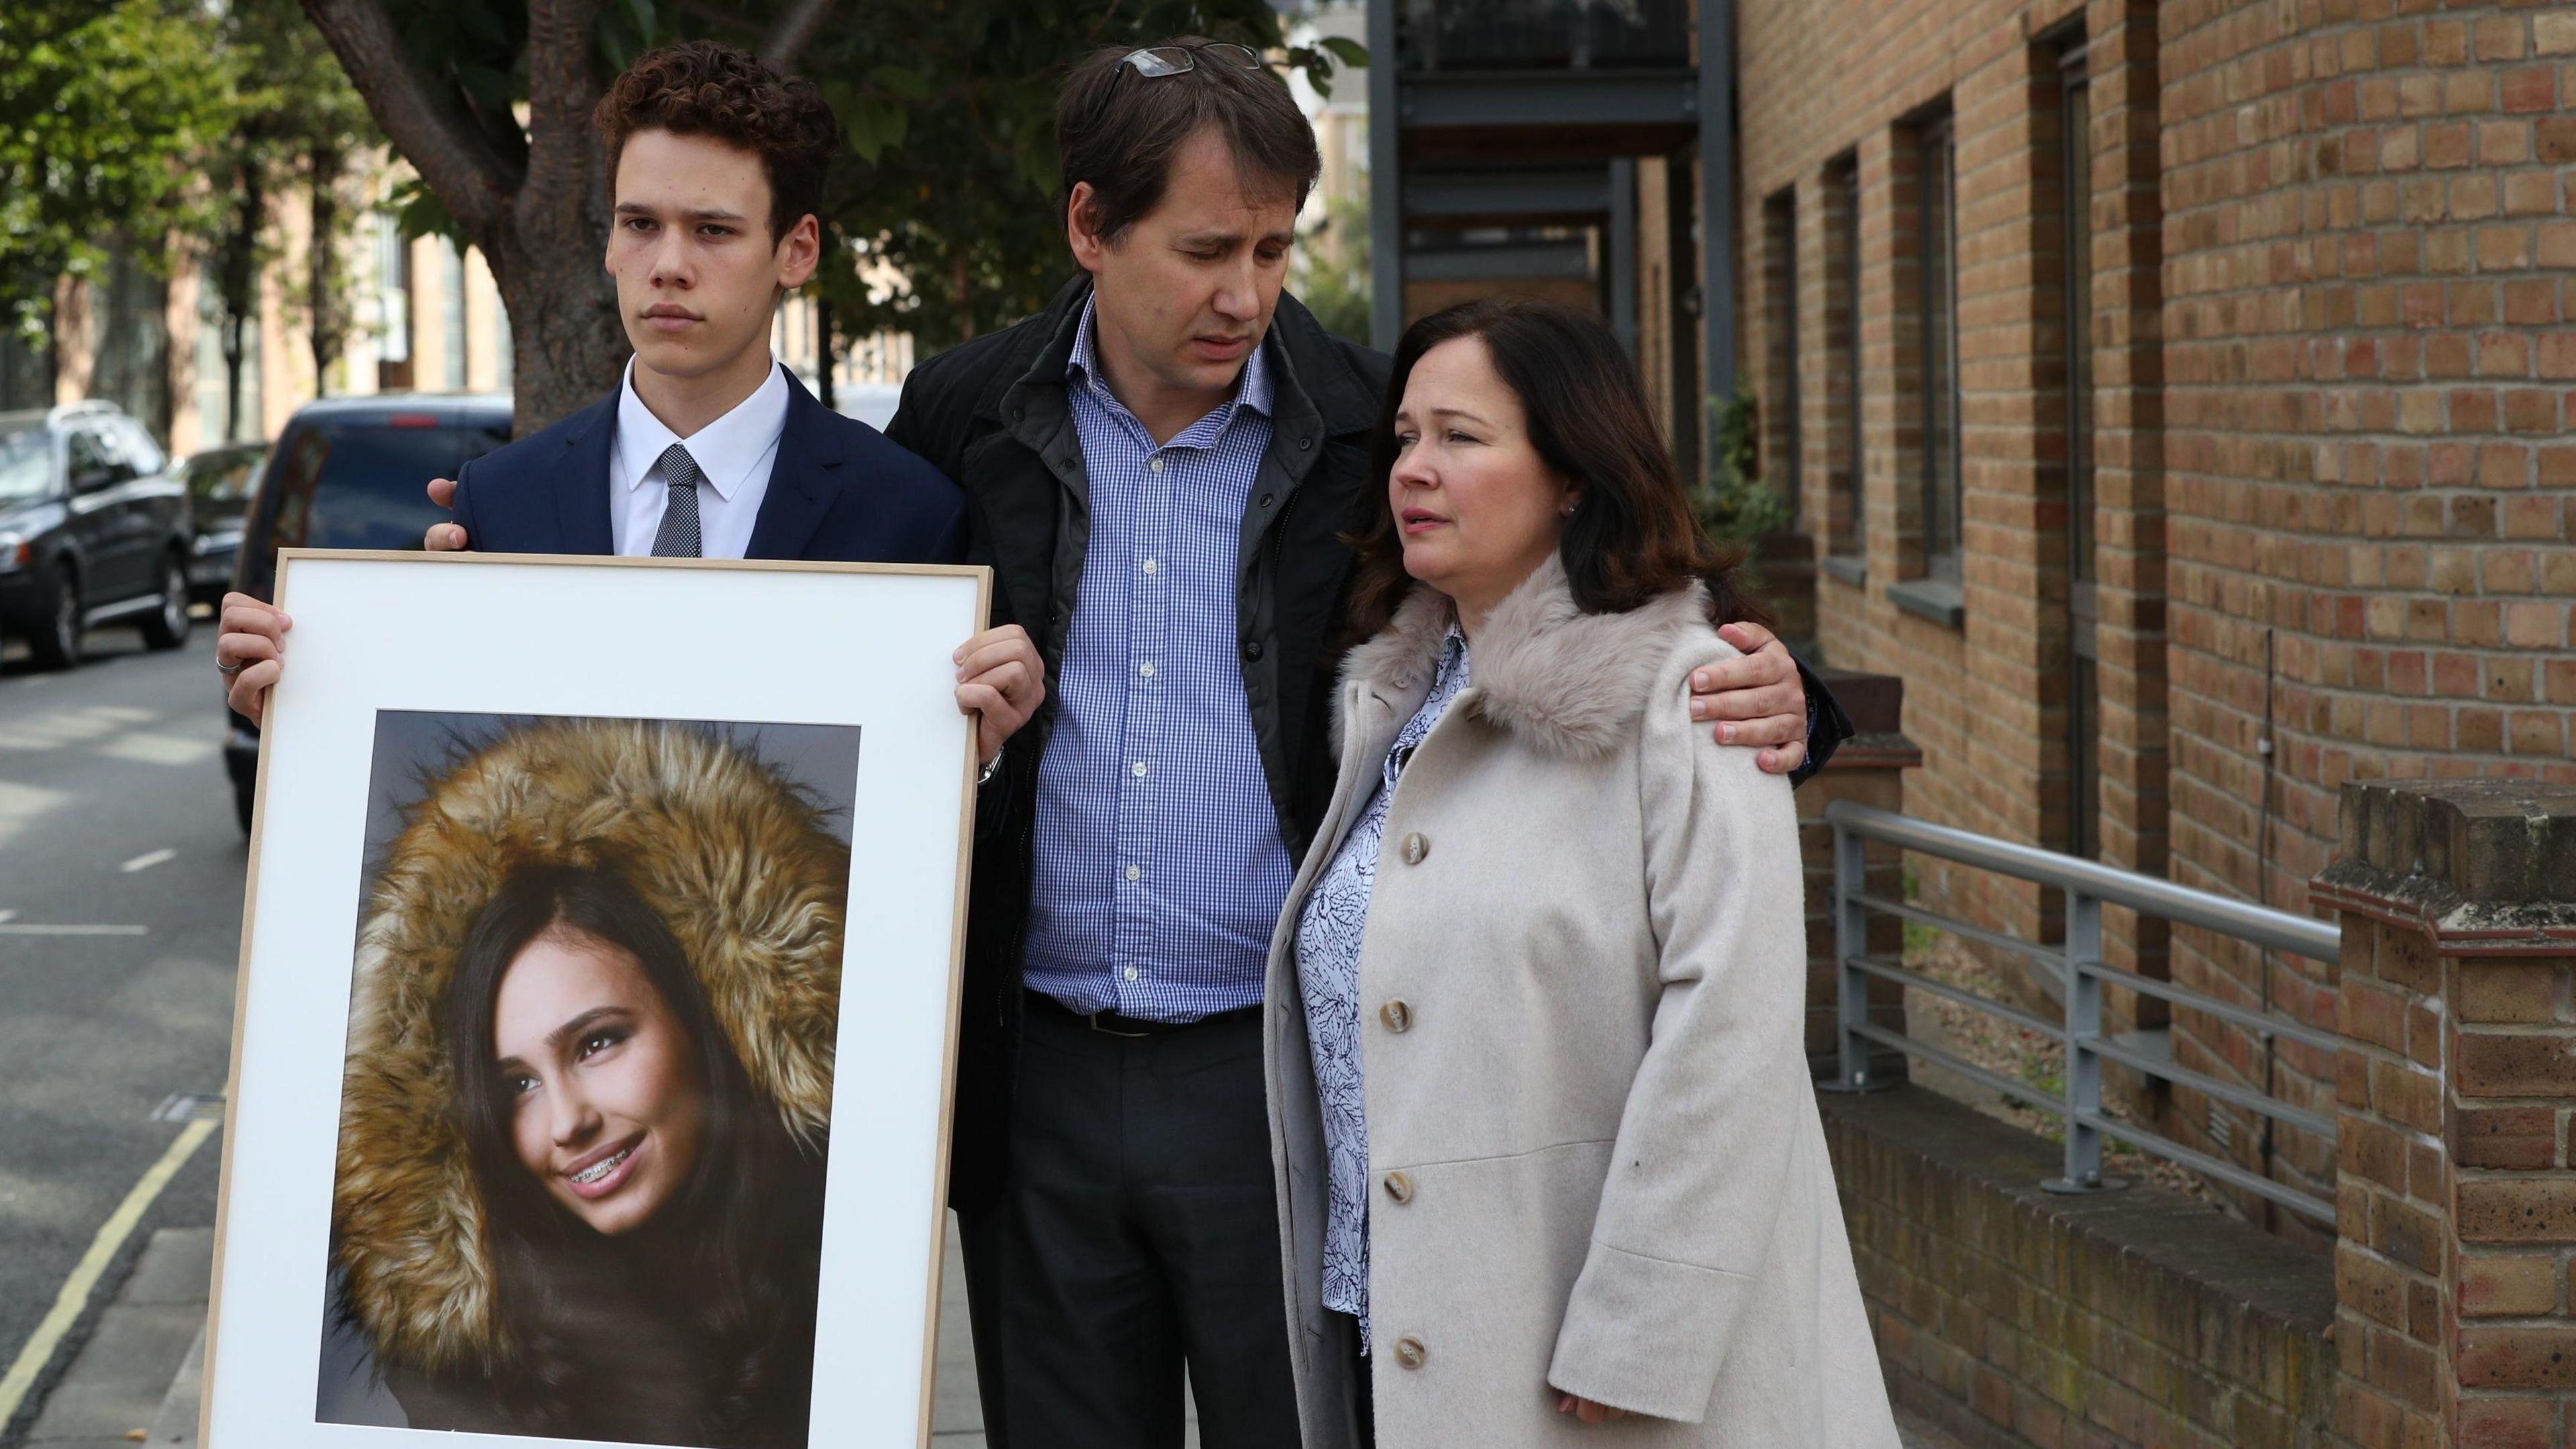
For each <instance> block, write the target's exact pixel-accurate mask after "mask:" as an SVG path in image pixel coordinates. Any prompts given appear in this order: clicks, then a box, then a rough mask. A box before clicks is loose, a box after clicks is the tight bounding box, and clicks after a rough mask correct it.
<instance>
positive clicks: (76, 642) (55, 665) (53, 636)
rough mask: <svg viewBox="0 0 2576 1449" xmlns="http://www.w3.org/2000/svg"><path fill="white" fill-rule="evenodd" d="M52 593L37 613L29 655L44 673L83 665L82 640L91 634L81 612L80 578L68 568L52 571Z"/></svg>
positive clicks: (43, 593) (57, 568) (50, 592)
mask: <svg viewBox="0 0 2576 1449" xmlns="http://www.w3.org/2000/svg"><path fill="white" fill-rule="evenodd" d="M52 575H53V577H52V579H51V581H50V584H49V591H48V592H42V593H40V594H39V597H40V598H41V599H42V600H43V604H42V605H41V607H39V608H38V609H37V610H36V618H35V621H34V622H35V626H36V628H35V632H34V634H33V635H31V636H30V637H29V638H28V640H27V652H28V653H29V654H30V655H33V656H34V658H35V661H36V664H37V666H38V667H40V668H44V669H69V668H71V667H72V666H73V665H75V664H78V663H80V658H81V639H82V637H83V636H84V635H85V634H87V633H88V632H89V631H88V630H87V629H85V628H84V627H82V626H83V624H84V623H85V622H86V620H85V618H84V617H83V614H82V611H81V595H80V575H79V574H77V573H74V572H73V571H72V570H71V568H70V567H69V566H67V565H61V564H58V565H56V566H55V567H54V568H53V570H52Z"/></svg>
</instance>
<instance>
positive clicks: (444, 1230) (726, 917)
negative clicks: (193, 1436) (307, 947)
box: [316, 711, 859, 1449]
mask: <svg viewBox="0 0 2576 1449" xmlns="http://www.w3.org/2000/svg"><path fill="white" fill-rule="evenodd" d="M376 720H377V723H376V736H375V754H374V758H373V764H372V770H371V774H372V779H371V786H370V801H369V818H368V830H367V852H368V866H367V870H366V872H365V879H366V883H367V884H366V891H367V894H366V898H365V902H364V905H363V908H362V910H361V913H360V926H359V939H358V955H357V964H356V974H355V979H354V984H353V986H352V988H351V1001H350V1016H349V1035H348V1053H347V1060H346V1065H345V1068H344V1075H343V1089H342V1100H341V1112H340V1139H339V1150H338V1161H337V1168H336V1184H335V1190H334V1196H333V1203H332V1233H331V1239H332V1241H331V1260H330V1261H331V1272H330V1286H329V1289H328V1293H329V1302H328V1304H327V1305H326V1315H325V1323H326V1331H325V1335H324V1339H323V1345H322V1355H321V1360H322V1361H321V1364H320V1373H319V1383H318V1390H317V1401H316V1418H317V1419H318V1420H320V1421H321V1422H325V1423H338V1424H369V1425H382V1426H389V1427H410V1428H420V1429H451V1430H454V1429H462V1430H472V1431H477V1432H482V1433H491V1434H517V1435H528V1436H546V1437H552V1438H572V1439H604V1440H614V1441H621V1442H628V1443H642V1444H674V1445H691V1446H701V1449H767V1446H773V1445H803V1444H805V1443H806V1442H807V1438H808V1434H807V1418H808V1414H807V1406H808V1401H809V1398H810V1396H811V1392H812V1385H813V1357H814V1355H813V1347H814V1318H815V1302H816V1290H815V1284H816V1278H817V1272H818V1260H819V1254H820V1248H821V1242H822V1229H823V1196H824V1194H823V1181H824V1162H825V1156H826V1148H827V1145H828V1144H827V1139H828V1136H829V1126H830V1124H829V1113H830V1105H831V1090H832V1050H833V1037H834V1029H835V1026H836V1023H837V1021H838V1016H839V996H840V972H841V952H842V938H843V918H844V912H845V909H846V906H847V902H848V894H849V861H850V849H849V841H850V809H849V806H850V800H851V796H852V793H853V791H854V789H855V782H856V779H857V774H858V746H859V731H858V730H857V729H855V728H851V727H845V726H823V725H763V724H712V723H703V722H691V721H670V720H607V719H579V718H551V719H528V718H508V717H501V716H493V715H457V714H434V713H422V712H412V711H384V712H381V713H379V714H378V715H377V717H376Z"/></svg>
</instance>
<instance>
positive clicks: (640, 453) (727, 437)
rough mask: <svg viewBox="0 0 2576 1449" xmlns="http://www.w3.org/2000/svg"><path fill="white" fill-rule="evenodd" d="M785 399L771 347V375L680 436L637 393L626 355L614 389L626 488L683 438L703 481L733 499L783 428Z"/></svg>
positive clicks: (783, 377)
mask: <svg viewBox="0 0 2576 1449" xmlns="http://www.w3.org/2000/svg"><path fill="white" fill-rule="evenodd" d="M787 401H788V391H787V374H786V372H785V371H784V370H782V369H781V368H780V367H779V365H778V354H776V353H774V352H773V353H771V354H770V357H769V376H768V377H767V378H766V379H764V380H763V381H762V382H761V384H760V386H758V387H756V388H753V389H752V392H751V396H749V397H747V398H744V399H743V400H742V401H740V402H738V403H735V404H734V405H733V410H732V411H730V412H728V413H726V414H725V415H724V416H723V417H720V418H718V419H716V420H715V421H714V422H711V423H709V424H707V425H706V426H705V427H703V428H700V429H698V430H697V431H696V432H694V433H691V434H690V435H689V436H687V437H685V438H683V437H681V436H680V435H679V434H677V433H674V432H672V431H671V430H670V428H669V427H667V426H665V425H664V423H663V422H662V420H661V419H660V418H657V417H655V416H653V410H652V409H651V408H648V407H646V406H644V400H643V399H642V398H639V397H637V396H636V395H635V359H634V358H632V357H630V358H628V359H626V379H625V381H624V382H623V383H622V384H620V385H619V387H618V390H617V452H618V457H619V458H620V460H621V461H622V462H623V463H624V465H625V466H624V467H623V468H622V469H621V470H620V471H621V472H623V473H624V474H625V476H626V486H627V488H628V489H630V490H632V489H636V488H641V487H643V486H644V478H645V475H646V474H648V473H654V472H655V469H656V466H657V465H658V464H659V463H660V462H661V461H662V454H663V453H664V452H665V451H667V450H668V449H669V448H670V446H671V445H672V444H673V443H686V444H688V447H689V456H690V457H691V458H693V459H695V460H696V461H697V465H698V472H699V474H700V475H701V476H703V477H704V478H705V479H706V482H707V486H708V487H710V488H713V489H714V490H715V491H716V496H717V497H718V498H721V499H723V500H725V501H726V502H728V503H730V502H732V501H733V495H734V491H735V490H736V489H738V488H740V487H742V485H743V482H744V480H745V479H748V478H749V477H750V476H751V470H752V466H753V465H754V464H756V463H758V462H759V461H760V460H761V459H762V458H763V457H764V456H766V455H767V454H768V452H769V450H770V448H771V446H772V445H774V444H775V443H777V441H778V435H779V434H781V433H783V432H785V431H786V430H787Z"/></svg>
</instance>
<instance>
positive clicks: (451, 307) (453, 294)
mask: <svg viewBox="0 0 2576 1449" xmlns="http://www.w3.org/2000/svg"><path fill="white" fill-rule="evenodd" d="M440 252H441V256H440V259H439V260H440V266H439V278H438V281H439V288H440V290H442V291H444V292H445V293H446V294H447V295H446V296H445V298H443V299H442V301H443V304H444V306H445V308H446V312H445V321H446V333H447V390H448V391H449V392H463V391H464V390H465V379H466V376H467V370H466V366H465V362H466V356H465V349H466V343H465V249H464V248H463V247H460V246H458V245H457V244H456V242H455V240H454V239H453V238H450V239H449V240H448V242H447V245H446V246H444V247H442V248H441V249H440Z"/></svg>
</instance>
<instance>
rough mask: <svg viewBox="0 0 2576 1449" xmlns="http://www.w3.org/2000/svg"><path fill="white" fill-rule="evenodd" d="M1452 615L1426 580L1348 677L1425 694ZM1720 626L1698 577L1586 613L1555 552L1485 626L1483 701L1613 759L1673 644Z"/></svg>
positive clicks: (1346, 669) (1491, 717) (1569, 753)
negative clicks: (1612, 609)
mask: <svg viewBox="0 0 2576 1449" xmlns="http://www.w3.org/2000/svg"><path fill="white" fill-rule="evenodd" d="M1450 617H1451V613H1450V607H1449V600H1448V598H1447V596H1445V595H1443V594H1441V593H1440V592H1439V591H1438V590H1436V589H1431V588H1426V587H1424V586H1422V585H1420V584H1416V585H1414V587H1413V590H1412V592H1410V593H1408V594H1406V595H1405V596H1404V602H1403V603H1401V604H1399V605H1397V606H1396V610H1395V618H1394V620H1393V621H1392V622H1391V623H1389V624H1388V626H1387V629H1386V632H1384V633H1382V634H1380V635H1378V636H1377V637H1376V638H1374V639H1371V640H1369V641H1368V642H1367V643H1365V644H1362V645H1361V646H1359V647H1358V648H1356V649H1354V650H1352V651H1351V653H1350V657H1349V658H1348V659H1346V660H1344V661H1343V663H1342V678H1343V679H1344V680H1345V681H1346V682H1355V683H1359V684H1363V685H1366V686H1367V687H1369V688H1370V689H1372V690H1374V691H1376V692H1377V693H1378V694H1380V695H1382V696H1384V697H1385V698H1387V699H1388V700H1389V701H1390V702H1394V701H1398V700H1413V701H1419V700H1420V699H1421V698H1422V696H1423V694H1424V693H1425V692H1426V691H1428V690H1429V689H1430V687H1431V680H1432V677H1433V675H1434V674H1435V673H1437V672H1438V669H1439V666H1440V641H1441V639H1442V638H1443V637H1445V636H1446V635H1447V634H1448V632H1449V620H1450ZM1709 628H1710V625H1709V622H1708V589H1707V587H1706V586H1705V585H1702V584H1698V583H1693V584H1692V585H1691V586H1690V587H1688V588H1684V589H1676V590H1674V591H1673V592H1671V593H1669V594H1665V595H1664V596H1662V597H1661V598H1657V599H1653V600H1650V601H1649V602H1647V603H1645V604H1643V605H1641V606H1639V607H1637V608H1635V609H1631V610H1629V611H1628V612H1627V613H1624V614H1587V613H1584V612H1583V611H1582V610H1581V609H1578V608H1576V607H1575V604H1574V594H1573V592H1572V591H1571V589H1570V588H1569V587H1568V586H1567V584H1566V579H1565V565H1564V564H1563V563H1562V562H1561V561H1559V560H1558V559H1557V558H1556V556H1554V555H1553V554H1551V555H1549V557H1548V560H1547V562H1545V563H1543V564H1540V565H1539V566H1538V569H1537V571H1536V572H1534V573H1532V574H1531V575H1530V576H1529V577H1528V578H1527V579H1524V580H1522V582H1521V585H1520V587H1519V588H1517V589H1514V590H1513V591H1512V592H1511V593H1510V594H1509V595H1508V596H1506V597H1505V598H1504V600H1503V601H1502V602H1501V603H1499V604H1497V605H1495V606H1494V612H1493V613H1492V614H1491V615H1490V616H1489V617H1487V619H1486V620H1485V627H1484V628H1482V629H1480V630H1478V631H1477V634H1476V640H1475V648H1474V655H1473V664H1472V676H1471V681H1470V682H1471V683H1472V685H1473V708H1474V709H1475V711H1476V712H1477V713H1478V714H1480V715H1482V716H1483V717H1484V718H1485V719H1486V720H1488V721H1490V722H1491V723H1493V724H1495V725H1498V726H1500V727H1501V728H1503V729H1506V730H1509V731H1511V732H1512V733H1514V734H1516V735H1519V736H1521V737H1522V738H1524V739H1526V740H1528V741H1529V742H1530V743H1531V744H1533V745H1535V746H1537V747H1538V748H1540V749H1542V750H1544V751H1546V752H1548V753H1549V754H1554V755H1561V756H1566V757H1569V758H1575V759H1592V758H1598V757H1600V756H1603V755H1607V754H1609V753H1610V752H1612V751H1613V750H1615V749H1617V748H1619V746H1620V745H1621V744H1622V743H1623V742H1624V741H1626V740H1627V739H1628V738H1629V736H1630V735H1631V734H1632V733H1633V727H1634V726H1635V724H1636V722H1637V718H1638V716H1639V715H1641V714H1643V713H1644V712H1645V708H1646V704H1647V699H1646V695H1647V691H1649V690H1650V689H1652V688H1653V687H1654V683H1655V675H1656V673H1657V671H1659V670H1660V669H1661V668H1662V667H1663V666H1664V664H1665V662H1666V661H1667V660H1669V659H1670V658H1671V656H1672V652H1673V650H1674V649H1675V648H1676V647H1678V646H1679V645H1680V643H1681V642H1682V640H1683V639H1684V638H1685V637H1687V636H1688V635H1690V634H1692V633H1695V632H1696V633H1706V632H1708V630H1709ZM1336 724H1337V725H1338V724H1339V721H1338V720H1337V721H1336Z"/></svg>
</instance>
